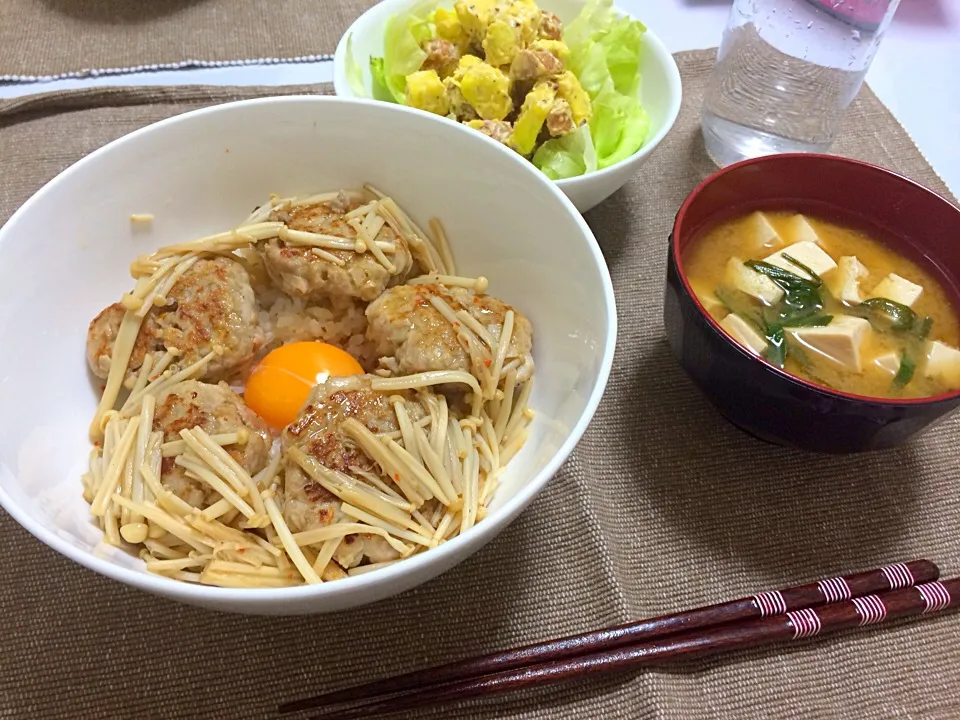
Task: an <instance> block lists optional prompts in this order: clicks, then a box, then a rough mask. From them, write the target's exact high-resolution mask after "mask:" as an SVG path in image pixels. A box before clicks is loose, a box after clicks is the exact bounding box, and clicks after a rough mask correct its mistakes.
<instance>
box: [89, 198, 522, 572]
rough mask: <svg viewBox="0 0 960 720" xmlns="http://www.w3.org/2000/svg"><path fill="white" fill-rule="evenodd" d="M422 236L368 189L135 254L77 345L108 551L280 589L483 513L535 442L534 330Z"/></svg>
mask: <svg viewBox="0 0 960 720" xmlns="http://www.w3.org/2000/svg"><path fill="white" fill-rule="evenodd" d="M428 230H429V232H426V231H424V230H423V229H421V228H419V227H418V226H417V225H416V224H415V223H414V222H413V221H412V220H411V219H410V217H409V216H408V215H407V214H406V213H405V212H404V211H403V210H402V209H401V208H400V207H399V206H397V204H396V203H395V202H394V201H393V200H392V199H391V198H390V197H388V196H386V195H384V194H383V193H381V192H379V191H378V190H376V189H374V188H372V187H370V186H365V187H364V188H362V189H359V190H350V191H344V190H341V191H337V192H331V193H324V194H321V195H314V196H310V197H300V198H278V197H271V199H270V200H269V202H267V203H265V204H264V205H262V206H260V207H258V208H256V209H255V210H254V212H253V213H252V214H251V215H250V216H249V217H248V218H247V219H246V220H245V221H244V222H242V223H241V224H240V226H239V227H237V228H236V229H235V230H229V231H226V232H223V233H219V234H216V235H212V236H209V237H205V238H200V239H198V240H194V241H190V242H185V243H180V244H177V245H170V246H166V247H162V248H160V249H158V250H157V251H156V252H154V253H153V254H151V255H149V256H142V257H139V258H137V259H136V260H135V261H134V262H133V263H132V265H131V274H132V275H133V277H134V279H135V284H134V287H133V289H132V290H131V291H130V292H128V293H126V294H124V295H123V297H122V298H121V299H120V301H119V302H117V303H114V304H112V305H110V306H108V307H107V308H106V309H105V310H104V311H103V312H101V313H100V314H99V315H98V316H97V317H96V318H95V319H94V320H93V321H92V322H91V324H90V327H89V330H88V336H87V361H88V364H89V366H90V369H91V371H92V372H93V374H94V375H96V376H97V377H98V378H101V379H102V381H103V391H102V395H101V399H100V403H99V406H98V408H97V411H96V413H95V416H94V418H93V421H92V423H91V426H90V435H91V440H92V442H93V447H92V450H91V453H90V463H89V469H88V471H87V472H86V473H85V474H84V476H83V488H84V497H85V498H86V500H87V501H88V502H89V503H90V506H91V512H92V514H93V516H94V518H95V520H96V522H97V523H98V525H99V526H100V528H101V529H102V530H103V533H104V537H105V539H106V540H107V542H109V543H111V544H113V545H115V546H118V547H125V548H127V549H128V550H130V551H132V552H136V553H138V554H139V555H140V557H141V558H142V559H143V560H144V561H145V563H146V568H147V570H149V571H151V572H154V573H157V574H160V575H163V576H166V577H169V578H172V579H177V580H182V581H186V582H194V583H202V584H208V585H218V586H223V587H238V588H246V587H286V586H290V585H299V584H303V583H319V582H326V581H331V580H336V579H338V578H342V577H345V576H347V575H355V574H360V573H366V572H370V571H375V570H376V569H378V568H381V567H384V566H385V565H388V564H392V563H395V562H398V561H399V560H402V559H403V558H406V557H409V556H411V555H413V554H415V553H419V552H422V551H424V550H428V549H430V548H432V547H436V546H437V545H439V544H440V543H443V542H444V541H446V540H448V539H450V538H452V537H454V536H456V535H459V534H461V533H463V532H466V531H468V530H469V529H470V528H471V527H472V526H473V525H474V524H476V523H477V522H480V521H482V520H483V518H484V516H485V514H486V512H487V506H488V503H489V502H490V500H491V498H492V497H493V494H494V492H495V490H496V487H497V481H498V476H499V474H500V472H501V471H502V469H503V467H504V466H506V464H507V463H508V462H509V461H510V459H511V458H512V457H513V456H514V455H515V454H516V453H517V452H518V451H519V449H520V448H521V447H522V445H523V443H524V441H525V440H526V437H527V427H526V426H527V424H528V423H529V421H530V419H531V418H532V411H531V410H530V409H529V408H528V407H527V402H528V399H529V397H530V390H531V386H532V378H533V372H534V367H533V359H532V354H531V352H532V343H533V340H532V335H533V331H532V327H531V324H530V322H529V321H528V320H527V318H526V317H525V316H524V315H523V314H522V313H521V312H520V311H519V310H518V309H516V308H514V307H512V306H511V305H509V304H508V303H507V302H505V301H504V300H501V299H498V298H495V297H493V296H490V295H488V294H486V287H487V281H486V279H485V278H482V277H479V278H468V277H461V276H458V275H457V274H456V268H455V264H454V258H453V255H452V253H451V251H450V248H449V245H448V243H447V241H446V237H445V235H444V232H443V228H442V227H441V225H440V223H439V222H438V221H436V220H432V221H431V222H430V224H429V227H428Z"/></svg>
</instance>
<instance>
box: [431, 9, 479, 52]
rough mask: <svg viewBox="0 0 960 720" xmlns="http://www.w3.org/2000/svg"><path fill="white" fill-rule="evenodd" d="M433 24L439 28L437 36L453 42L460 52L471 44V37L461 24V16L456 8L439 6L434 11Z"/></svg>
mask: <svg viewBox="0 0 960 720" xmlns="http://www.w3.org/2000/svg"><path fill="white" fill-rule="evenodd" d="M433 24H434V25H435V26H436V28H437V37H440V38H443V39H444V40H446V41H447V42H449V43H453V44H454V45H456V46H457V49H459V50H460V52H463V51H464V50H466V49H467V46H468V45H469V44H470V38H469V37H468V36H467V32H466V30H464V29H463V26H462V25H461V24H460V17H459V16H458V15H457V11H456V10H451V9H450V8H443V7H439V8H437V9H436V10H435V11H434V13H433Z"/></svg>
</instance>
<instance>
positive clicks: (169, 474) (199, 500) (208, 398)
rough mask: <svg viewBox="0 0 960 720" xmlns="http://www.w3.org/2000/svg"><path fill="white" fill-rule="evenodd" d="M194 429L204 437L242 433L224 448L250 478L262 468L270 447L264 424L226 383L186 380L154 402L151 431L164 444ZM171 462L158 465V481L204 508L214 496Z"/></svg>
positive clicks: (167, 461)
mask: <svg viewBox="0 0 960 720" xmlns="http://www.w3.org/2000/svg"><path fill="white" fill-rule="evenodd" d="M195 427H200V428H203V430H204V431H206V432H207V433H209V434H210V435H218V434H222V433H234V432H240V431H242V430H246V432H247V438H246V442H244V443H237V444H236V445H228V446H226V447H225V448H224V449H225V450H226V451H227V452H228V453H229V454H230V455H231V456H232V457H233V459H234V460H236V461H237V463H239V464H240V466H241V467H242V468H243V469H244V470H246V471H247V472H248V473H250V474H251V475H254V474H256V473H258V472H260V471H261V470H262V469H263V468H264V467H265V466H266V464H267V460H268V456H269V454H270V446H271V444H272V438H271V436H270V432H269V430H268V429H267V426H266V423H264V422H263V420H261V419H260V417H259V416H258V415H257V414H256V413H254V412H253V411H252V410H251V409H250V408H248V407H247V406H246V405H244V403H243V400H241V399H240V396H239V395H237V394H236V393H235V392H234V391H233V390H231V389H230V388H229V387H228V386H227V385H226V384H220V385H210V384H209V383H202V382H197V381H196V380H188V381H187V382H182V383H178V384H176V385H174V386H173V387H171V388H170V389H169V390H168V391H167V392H165V393H164V394H163V395H162V396H160V397H159V398H158V399H157V409H156V412H155V413H154V418H153V429H154V430H155V431H156V430H159V431H161V432H162V433H163V441H164V442H170V441H173V440H180V439H181V437H180V431H181V430H192V429H193V428H195ZM174 460H175V458H172V457H169V458H164V459H163V465H162V467H161V470H162V472H161V478H160V479H161V482H162V483H163V485H164V486H165V487H166V488H167V489H168V490H170V491H171V492H173V493H174V494H175V495H177V496H179V497H180V498H181V499H183V500H185V501H187V502H188V503H190V504H191V505H193V506H194V507H205V506H206V505H208V504H211V503H212V502H215V501H216V500H217V499H218V498H219V495H217V494H216V493H215V491H214V490H212V489H211V488H210V487H209V486H208V485H205V484H203V483H201V482H199V481H197V480H193V479H191V478H188V477H187V476H186V474H185V471H184V469H183V468H182V467H180V466H179V465H175V464H174Z"/></svg>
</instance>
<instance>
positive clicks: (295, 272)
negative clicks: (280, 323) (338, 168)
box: [260, 195, 413, 301]
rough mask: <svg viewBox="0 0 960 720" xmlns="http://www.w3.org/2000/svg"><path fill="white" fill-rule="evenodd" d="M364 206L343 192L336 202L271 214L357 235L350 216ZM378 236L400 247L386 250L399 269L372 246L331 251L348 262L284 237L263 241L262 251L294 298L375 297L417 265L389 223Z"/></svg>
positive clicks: (312, 228) (299, 226)
mask: <svg viewBox="0 0 960 720" xmlns="http://www.w3.org/2000/svg"><path fill="white" fill-rule="evenodd" d="M359 206H360V201H359V200H356V199H352V198H348V197H347V196H346V195H343V196H342V197H341V199H339V200H334V201H332V202H327V203H319V204H316V205H302V206H297V207H293V208H291V209H289V210H278V211H275V212H274V213H273V215H272V216H271V218H270V219H271V220H273V221H281V222H284V223H285V224H286V225H287V227H289V228H290V229H291V230H304V231H306V232H313V233H320V234H323V235H334V236H336V237H342V238H347V239H348V240H356V238H357V230H356V228H354V227H353V226H352V225H351V224H350V223H349V220H348V218H346V217H345V215H346V214H347V213H348V212H350V211H351V210H353V209H355V208H357V207H359ZM376 240H378V241H384V242H390V243H393V244H394V245H395V246H396V251H395V252H393V253H387V254H386V257H387V258H388V259H389V260H390V262H391V263H392V264H393V266H394V271H393V272H390V271H389V270H388V269H387V268H386V267H384V266H383V265H382V264H381V263H380V262H379V261H378V260H377V258H376V257H374V256H373V254H372V253H371V252H369V251H367V252H364V253H357V252H354V251H353V250H329V251H328V252H329V253H331V254H333V255H334V256H336V257H337V258H339V259H340V260H341V261H342V262H343V265H338V264H336V263H334V262H331V261H330V260H329V259H326V258H323V257H320V256H319V255H317V254H316V253H314V252H313V250H312V248H306V247H296V246H292V245H291V246H288V245H287V244H286V243H284V242H283V241H282V240H279V239H273V240H268V241H267V242H265V243H263V244H262V245H261V248H260V252H261V256H262V257H263V261H264V265H265V266H266V268H267V272H268V273H269V275H270V278H271V279H272V280H273V282H274V285H276V287H277V288H279V289H280V290H282V291H283V292H285V293H287V294H288V295H291V296H292V297H295V298H301V299H304V300H319V299H322V298H326V297H338V296H344V295H345V296H349V297H356V298H360V299H361V300H367V301H369V300H373V299H374V298H375V297H377V296H378V295H379V294H380V293H382V292H383V291H384V290H385V289H386V288H387V287H389V286H390V285H392V284H394V283H396V282H398V281H399V280H402V279H403V278H405V277H406V276H407V275H408V274H409V272H410V270H411V268H412V267H413V257H412V255H411V254H410V249H409V248H408V247H407V242H406V241H405V240H404V239H403V238H401V237H399V236H398V235H397V234H396V233H395V232H394V231H393V229H392V228H391V227H390V226H389V225H384V226H383V228H381V230H380V232H379V233H378V234H377V237H376Z"/></svg>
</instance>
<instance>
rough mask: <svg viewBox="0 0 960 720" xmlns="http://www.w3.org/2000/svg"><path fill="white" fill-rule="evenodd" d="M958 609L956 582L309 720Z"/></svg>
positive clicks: (959, 584)
mask: <svg viewBox="0 0 960 720" xmlns="http://www.w3.org/2000/svg"><path fill="white" fill-rule="evenodd" d="M958 605H960V578H954V579H952V580H944V581H941V582H931V583H925V584H923V585H916V586H911V587H905V588H902V589H899V590H891V591H889V592H885V593H879V594H876V595H864V596H861V597H857V598H852V599H851V600H846V601H843V602H838V603H834V604H830V605H824V606H823V607H820V608H818V609H813V608H806V609H803V610H796V611H790V612H787V613H785V614H782V615H770V616H768V617H764V618H760V619H757V620H747V621H745V622H736V623H727V624H724V625H718V626H715V627H710V628H705V629H700V630H694V631H692V632H684V633H680V634H677V635H670V636H667V637H665V638H660V639H658V640H653V641H649V642H644V643H638V644H634V645H630V646H628V647H622V648H619V649H616V650H606V651H603V652H599V653H592V654H590V655H582V656H579V657H574V658H569V659H566V660H559V661H554V662H547V663H542V664H538V665H533V666H529V667H524V668H519V669H515V670H508V671H506V672H502V673H497V674H495V675H486V676H484V677H479V678H473V679H470V680H464V681H461V682H456V683H450V684H447V685H443V686H441V687H426V688H422V689H420V690H416V691H413V692H411V693H409V694H405V695H401V696H399V697H393V698H389V699H386V700H374V701H373V702H371V703H367V704H364V705H361V706H358V707H353V708H349V709H346V710H342V711H336V710H335V711H333V712H330V713H326V714H320V715H316V716H314V717H315V718H317V720H319V719H320V718H323V720H330V719H331V718H338V720H353V719H354V718H361V717H371V716H373V715H378V714H383V713H395V712H400V711H403V710H409V709H412V708H415V707H421V706H425V705H438V704H441V703H447V702H455V701H460V700H466V699H469V698H474V697H480V696H490V695H494V694H499V693H503V692H506V691H510V690H517V689H520V688H523V687H526V686H529V685H537V686H542V685H546V684H550V683H556V682H560V681H562V680H567V679H570V678H574V677H576V678H582V677H586V676H588V675H591V674H595V673H604V672H610V671H613V670H619V669H623V668H636V667H642V666H647V665H652V664H657V663H662V662H664V661H670V660H678V659H692V658H699V657H704V656H707V655H713V654H718V653H723V652H732V651H736V650H743V649H747V648H753V647H759V646H762V645H767V644H770V643H775V642H782V641H786V640H800V639H803V638H810V637H814V636H817V635H822V634H828V633H832V632H837V631H839V630H846V629H850V628H854V627H862V626H864V625H874V624H878V623H883V622H885V621H889V620H898V619H901V618H905V617H911V616H916V615H927V614H931V613H936V612H939V611H941V610H944V609H946V608H948V607H951V606H953V607H954V608H956V606H958Z"/></svg>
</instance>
